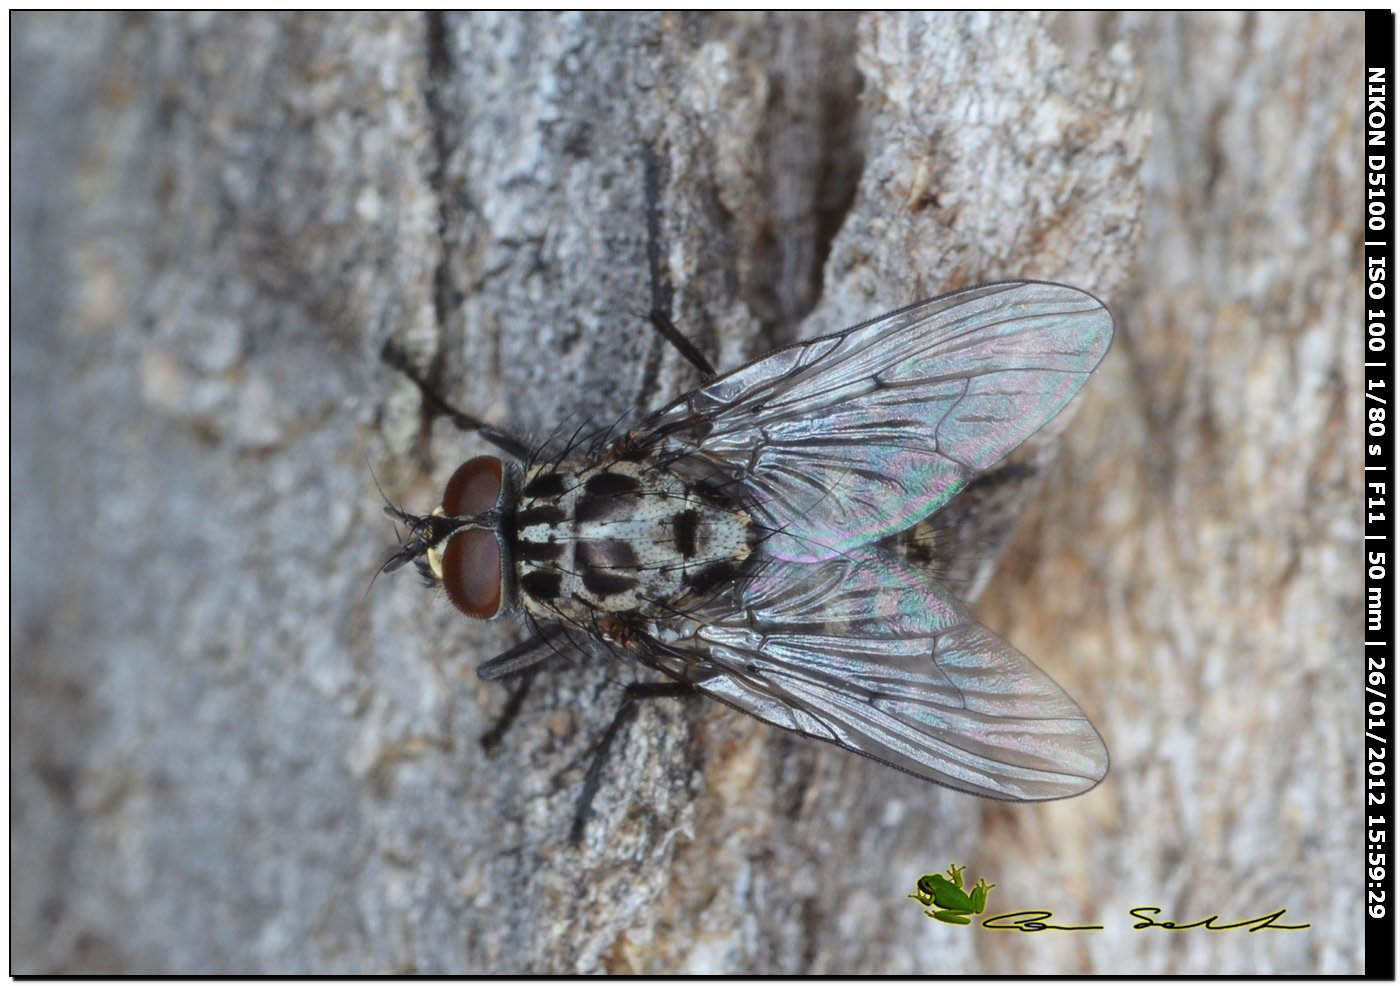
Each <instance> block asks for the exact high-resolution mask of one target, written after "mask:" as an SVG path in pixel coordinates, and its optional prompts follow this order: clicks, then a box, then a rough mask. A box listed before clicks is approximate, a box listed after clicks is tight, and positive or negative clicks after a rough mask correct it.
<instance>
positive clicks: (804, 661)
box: [653, 547, 1108, 801]
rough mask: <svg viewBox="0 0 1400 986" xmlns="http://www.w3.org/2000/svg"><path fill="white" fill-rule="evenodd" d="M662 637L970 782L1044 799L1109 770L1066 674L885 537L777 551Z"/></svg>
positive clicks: (729, 673)
mask: <svg viewBox="0 0 1400 986" xmlns="http://www.w3.org/2000/svg"><path fill="white" fill-rule="evenodd" d="M657 643H658V647H657V648H656V653H655V654H654V655H653V657H654V658H655V660H656V663H657V664H658V666H659V667H660V668H661V669H662V670H664V671H666V672H667V673H669V674H671V675H673V676H675V677H677V678H682V679H684V680H688V681H691V682H693V683H694V684H695V685H696V686H697V687H698V688H699V689H701V690H702V691H704V692H706V693H707V694H709V695H712V696H713V697H715V698H718V699H720V700H721V701H724V702H727V703H729V704H730V705H733V706H735V707H737V708H739V709H741V710H743V711H744V712H747V713H749V714H750V715H753V716H757V717H758V718H759V719H762V720H764V721H765V722H769V723H772V724H773V725H775V726H781V727H782V728H784V729H790V730H793V731H795V732H798V733H803V734H805V735H807V736H813V737H815V738H817V739H821V740H826V741H827V742H829V743H835V744H836V745H837V746H840V747H843V748H845V749H847V750H851V751H852V752H854V753H859V754H862V755H863V756H867V757H870V758H872V759H874V760H879V761H881V762H882V763H885V764H888V765H890V766H892V767H897V768H899V769H900V770H904V771H907V772H909V773H911V774H915V775H917V776H919V777H923V778H925V779H927V780H931V781H935V782H937V783H939V784H944V785H946V786H948V787H952V788H956V789H958V790H960V791H967V792H969V793H971V794H977V795H982V796H984V797H992V798H1002V799H1007V800H1013V801H1044V800H1049V799H1052V798H1064V797H1070V796H1072V795H1076V794H1082V793H1083V792H1085V791H1087V790H1089V789H1090V788H1092V787H1093V786H1094V785H1095V784H1097V783H1098V782H1099V781H1100V780H1102V779H1103V776H1104V774H1106V773H1107V772H1108V750H1107V749H1106V748H1105V747H1104V743H1103V740H1102V739H1101V738H1100V737H1099V734H1098V732H1097V731H1096V730H1095V729H1094V726H1093V724H1092V723H1090V722H1089V720H1088V719H1087V718H1085V716H1084V713H1083V712H1081V711H1080V710H1079V707H1078V706H1077V705H1075V703H1074V700H1073V699H1071V698H1070V697H1069V696H1068V695H1066V694H1065V692H1064V691H1063V690H1062V689H1061V688H1060V686H1059V685H1057V684H1055V682H1054V681H1052V680H1051V679H1050V677H1049V676H1048V675H1046V674H1045V673H1043V672H1042V671H1040V670H1039V669H1038V668H1037V667H1036V666H1035V665H1034V664H1032V663H1031V662H1030V661H1029V660H1028V659H1027V658H1026V657H1025V656H1024V655H1022V654H1021V653H1020V652H1019V651H1017V650H1016V649H1015V648H1013V647H1012V646H1011V645H1010V644H1008V643H1006V642H1005V641H1004V640H1002V639H1001V638H999V637H997V636H996V635H995V634H993V633H992V632H991V631H990V630H987V629H986V628H985V627H983V626H981V625H979V624H977V623H976V622H974V621H973V620H972V619H971V618H970V617H969V616H968V615H967V613H966V611H965V610H964V609H963V607H962V605H961V604H960V603H959V602H957V601H956V600H955V599H954V598H953V597H952V596H951V595H949V594H948V593H947V592H946V591H945V590H943V589H942V588H940V587H939V586H937V585H936V584H934V583H931V582H929V581H928V580H926V579H925V578H923V577H922V576H921V575H920V574H919V572H918V571H917V570H916V569H914V568H912V567H911V566H909V565H908V564H906V563H905V562H903V561H901V560H900V559H898V558H896V557H894V556H893V555H891V554H889V552H888V551H886V550H885V549H883V548H879V547H866V548H860V549H857V550H856V551H854V552H852V553H851V554H849V555H848V556H845V557H841V558H835V559H830V560H828V561H824V562H819V563H816V564H796V563H792V562H786V561H781V560H777V559H769V560H765V561H764V562H762V563H760V565H759V567H758V568H757V570H756V571H755V573H754V574H753V576H752V577H751V578H749V579H746V580H742V581H741V582H739V583H737V584H736V585H735V586H733V587H732V588H731V590H729V591H728V592H726V593H724V594H722V595H721V596H720V597H718V598H716V599H714V600H712V601H711V602H709V603H707V604H705V606H704V607H702V608H701V609H700V610H697V611H696V612H694V613H692V614H689V615H688V616H687V617H686V618H684V619H683V620H681V621H679V622H678V623H677V624H676V625H675V626H673V627H672V628H670V629H669V630H667V631H663V632H662V633H661V635H660V636H659V638H658V641H657Z"/></svg>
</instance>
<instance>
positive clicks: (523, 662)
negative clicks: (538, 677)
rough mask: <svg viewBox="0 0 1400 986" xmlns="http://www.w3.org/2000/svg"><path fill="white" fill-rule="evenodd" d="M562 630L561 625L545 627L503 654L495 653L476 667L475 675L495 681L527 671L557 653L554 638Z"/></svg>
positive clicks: (483, 679) (485, 679) (484, 679)
mask: <svg viewBox="0 0 1400 986" xmlns="http://www.w3.org/2000/svg"><path fill="white" fill-rule="evenodd" d="M563 632H564V631H563V627H559V626H550V627H547V628H546V629H545V630H542V631H540V632H539V633H537V634H536V635H535V636H533V637H531V638H530V639H529V640H526V641H524V642H523V643H519V644H516V645H515V646H514V647H512V648H511V649H510V650H508V651H506V652H505V653H504V654H497V655H496V656H495V657H493V658H491V660H489V661H487V662H486V663H485V664H483V665H482V666H481V667H479V668H477V669H476V676H477V677H478V678H480V679H481V680H482V681H495V680H496V679H497V678H509V677H510V676H511V675H513V674H519V673H520V672H522V671H528V670H529V669H530V668H533V667H534V666H535V665H537V664H540V663H542V662H544V661H547V660H549V659H550V657H552V656H553V655H554V654H555V653H557V651H556V649H555V647H554V638H556V637H558V636H559V635H560V634H561V633H563ZM546 648H548V649H547V650H546Z"/></svg>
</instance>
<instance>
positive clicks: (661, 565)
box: [511, 459, 756, 626]
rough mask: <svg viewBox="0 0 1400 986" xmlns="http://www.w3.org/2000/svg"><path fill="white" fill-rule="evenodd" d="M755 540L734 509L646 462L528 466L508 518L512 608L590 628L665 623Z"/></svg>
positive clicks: (736, 567) (725, 578) (735, 564)
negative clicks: (619, 619) (626, 621)
mask: <svg viewBox="0 0 1400 986" xmlns="http://www.w3.org/2000/svg"><path fill="white" fill-rule="evenodd" d="M755 541H756V532H755V529H754V526H753V522H752V520H751V519H750V517H749V515H748V514H747V513H746V512H745V511H744V510H743V509H741V508H739V507H738V506H736V505H733V504H729V503H726V502H724V501H723V499H722V498H721V497H718V496H715V495H714V494H712V493H710V492H708V491H706V490H705V489H703V488H700V487H698V486H695V485H688V484H687V483H686V482H685V481H683V480H682V479H681V478H680V477H678V476H677V475H675V474H674V473H672V472H670V471H668V470H666V469H663V468H660V467H658V466H656V465H653V464H648V463H645V462H628V461H622V460H616V459H614V460H610V461H604V462H566V463H562V464H559V465H553V464H551V465H545V466H536V467H534V468H532V469H531V470H529V472H527V473H526V475H525V477H524V479H523V482H522V484H521V488H520V498H519V501H518V503H517V505H516V510H515V513H514V516H513V531H512V537H511V550H512V552H513V554H514V556H515V564H516V571H517V572H518V574H519V590H520V600H521V602H522V604H523V605H524V606H525V608H526V609H527V610H528V611H529V612H530V613H532V614H533V615H535V616H537V617H540V618H543V619H563V620H566V621H569V622H573V623H577V624H582V625H590V626H591V625H597V623H598V620H599V617H600V616H601V615H606V614H624V613H627V614H636V615H637V616H638V617H641V618H651V617H660V616H663V615H668V614H669V612H670V607H671V606H672V604H673V603H675V602H676V601H677V600H679V599H681V598H682V597H685V596H687V595H690V594H696V595H703V594H706V593H708V592H710V591H711V590H712V589H713V588H715V587H717V586H720V585H724V584H727V583H729V582H731V581H732V580H733V579H734V578H735V577H737V576H738V575H739V573H740V571H741V569H742V567H743V566H744V563H745V562H746V561H747V560H748V558H749V557H750V555H751V554H752V552H753V546H754V543H755Z"/></svg>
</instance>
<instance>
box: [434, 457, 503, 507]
mask: <svg viewBox="0 0 1400 986" xmlns="http://www.w3.org/2000/svg"><path fill="white" fill-rule="evenodd" d="M502 474H503V468H502V466H501V460H500V459H498V458H496V457H495V456H494V455H478V456H477V457H476V458H474V459H468V460H467V461H466V462H463V463H462V464H461V465H460V466H458V467H457V471H456V472H454V473H453V474H452V478H451V479H449V480H448V481H447V489H446V490H445V491H444V492H443V494H442V509H443V510H444V511H446V513H447V516H449V517H470V516H472V515H473V514H479V513H484V512H485V511H487V510H490V509H491V508H492V507H494V506H496V504H497V502H498V501H499V500H500V499H501V482H502Z"/></svg>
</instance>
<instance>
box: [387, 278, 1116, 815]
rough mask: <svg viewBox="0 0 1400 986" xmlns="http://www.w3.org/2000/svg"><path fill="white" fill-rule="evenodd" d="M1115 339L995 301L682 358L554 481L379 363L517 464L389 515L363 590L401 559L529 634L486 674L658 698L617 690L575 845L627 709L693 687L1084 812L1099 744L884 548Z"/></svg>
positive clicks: (1016, 285)
mask: <svg viewBox="0 0 1400 986" xmlns="http://www.w3.org/2000/svg"><path fill="white" fill-rule="evenodd" d="M663 331H664V330H663ZM672 332H674V330H672ZM1112 336H1113V321H1112V318H1111V317H1110V315H1109V313H1108V311H1107V309H1106V308H1105V307H1104V306H1103V304H1102V303H1101V302H1099V301H1098V300H1097V299H1096V298H1094V297H1093V296H1092V295H1089V294H1087V293H1085V292H1083V291H1079V290H1077V289H1075V288H1070V287H1066V286H1063V285H1059V284H1051V283H1047V282H1039V281H1011V282H1005V283H999V284H989V285H983V286H980V287H975V288H969V289H967V290H962V291H956V292H953V293H951V294H946V295H943V296H941V297H938V298H934V299H932V300H929V301H924V302H920V303H918V304H915V305H911V306H910V307H908V308H903V309H900V310H899V311H896V312H891V313H890V314H888V315H884V316H882V317H880V318H877V319H874V320H872V321H869V322H865V323H862V324H860V325H857V326H854V327H853V328H850V329H847V330H846V331H844V332H838V333H836V334H834V335H829V336H825V337H823V338H820V339H814V340H811V341H807V342H801V343H797V344H795V345H791V346H788V347H785V348H783V349H779V350H777V351H776V352H774V353H771V354H769V355H768V356H765V357H763V358H761V359H758V360H756V361H754V362H752V363H749V364H748V365H747V366H744V367H742V368H740V369H738V370H735V371H733V372H731V373H727V374H725V375H723V376H718V377H715V376H714V374H713V372H712V371H710V368H709V366H708V364H707V363H706V362H705V361H704V358H703V357H702V356H699V354H698V352H697V351H695V350H694V347H689V351H687V350H685V349H682V352H683V353H685V354H686V355H687V357H688V358H690V359H691V360H692V362H696V363H697V365H698V366H700V368H701V369H702V371H705V372H706V373H707V376H708V377H711V378H712V379H710V380H709V382H708V383H706V384H704V385H703V386H701V387H699V388H698V389H696V390H694V391H691V392H690V393H688V394H686V395H684V396H682V397H680V398H679V399H677V400H676V401H674V402H673V403H671V404H670V405H669V406H667V407H665V408H663V409H662V410H660V411H658V412H656V413H654V414H652V415H650V416H649V417H647V418H645V419H644V420H643V421H642V423H641V424H640V425H638V426H637V427H635V428H633V429H631V430H629V431H627V432H626V433H625V434H622V435H620V436H616V437H612V436H609V437H605V438H603V439H601V440H599V441H596V442H593V443H591V444H589V445H574V446H573V447H571V448H570V449H569V450H568V451H566V452H565V453H564V454H563V455H561V456H558V457H557V458H554V459H550V460H545V459H543V458H541V456H540V454H539V453H538V452H536V453H534V454H532V453H531V449H530V447H529V446H528V445H527V444H526V443H525V442H523V441H521V440H519V439H517V438H515V437H513V436H511V435H509V434H507V433H505V432H502V431H499V430H497V429H495V428H492V427H491V426H489V425H487V424H486V423H484V422H481V421H479V420H478V419H475V418H473V417H471V416H470V415H467V414H464V413H462V412H461V411H458V410H457V409H455V408H453V407H451V406H450V405H449V404H447V402H446V401H444V400H443V399H442V398H441V397H439V396H438V395H436V394H435V393H434V392H433V390H432V389H431V388H430V387H429V386H428V384H427V382H426V381H425V380H424V379H423V378H422V377H421V376H420V375H418V374H417V373H416V372H415V371H414V370H413V369H412V368H411V367H410V366H409V365H408V363H407V361H406V360H405V359H404V358H403V357H402V356H401V355H400V354H397V353H395V352H392V351H389V350H386V355H387V356H388V358H389V359H390V361H391V362H393V363H394V364H395V365H397V366H398V367H399V368H400V369H402V370H403V371H404V372H405V373H407V374H408V375H409V376H410V377H411V378H412V379H414V381H415V382H416V383H417V384H418V385H419V387H420V389H421V390H422V391H423V393H424V395H425V399H427V400H428V401H429V402H430V403H431V404H432V405H433V406H434V407H435V408H436V409H437V410H439V411H440V412H443V413H446V414H448V415H449V416H450V417H451V418H452V419H453V421H454V422H455V423H456V424H458V425H459V426H460V427H463V428H465V429H467V430H472V431H476V432H478V433H479V434H481V435H482V437H484V438H486V439H487V440H488V441H490V442H491V443H493V444H494V445H496V446H497V447H498V448H499V449H501V450H503V451H504V452H506V453H508V454H509V456H510V460H509V461H508V460H505V459H502V458H500V457H498V456H494V455H484V456H477V457H475V458H472V459H469V460H467V461H466V462H465V463H463V464H462V465H461V466H460V467H459V468H458V469H457V470H456V472H455V473H454V474H453V476H452V478H451V479H450V480H449V481H448V483H447V487H446V489H445V491H444V493H443V497H442V502H441V503H440V505H439V506H438V507H437V508H436V509H434V510H433V511H432V512H431V513H428V514H413V513H409V512H406V511H403V510H401V509H399V508H397V507H393V506H390V507H387V508H386V511H387V512H388V513H389V514H390V515H391V516H393V517H394V518H395V519H397V520H399V521H401V522H403V523H404V524H406V525H407V527H408V536H407V539H406V540H405V541H404V542H403V543H402V544H401V546H400V549H399V550H398V551H397V552H395V553H394V555H393V556H392V557H390V558H389V559H388V561H387V562H385V564H384V566H383V568H382V571H385V572H388V571H393V570H395V569H397V568H399V567H401V566H403V565H405V564H407V563H409V562H413V563H415V564H416V565H417V567H418V568H419V570H420V571H421V572H422V573H423V575H424V577H425V578H426V579H427V581H428V582H430V583H431V584H433V585H435V586H441V588H442V589H443V590H445V591H446V594H447V596H448V598H449V599H450V600H451V601H452V603H453V604H454V605H455V606H456V607H457V608H458V609H460V610H461V611H462V612H463V613H464V614H466V615H467V616H470V617H472V618H474V619H481V620H494V619H499V618H501V617H504V616H506V615H508V614H520V615H522V616H523V617H524V622H525V623H527V624H528V625H529V627H530V629H531V633H530V636H529V637H528V638H527V639H526V640H525V641H524V642H523V643H521V644H520V645H518V646H516V647H513V648H511V649H510V650H509V651H507V652H506V653H504V654H502V655H500V656H498V657H496V658H494V659H492V660H491V661H488V662H487V663H486V664H484V665H482V667H481V668H480V669H479V671H478V673H479V675H480V676H481V677H482V678H485V679H493V678H499V677H503V676H505V675H508V674H514V673H517V672H523V671H530V670H532V669H533V668H534V666H535V665H537V664H538V663H540V662H541V661H543V660H545V659H546V658H547V657H549V656H550V654H551V652H552V648H553V647H555V646H557V644H556V642H557V641H559V640H560V639H562V638H568V639H572V640H574V641H576V642H577V641H580V638H586V640H592V641H596V642H598V643H600V644H602V645H603V646H604V647H606V648H608V649H610V650H612V651H614V652H615V653H619V654H621V655H624V656H626V657H628V658H631V659H633V660H635V661H637V662H638V663H640V664H642V665H644V666H646V667H648V668H651V669H653V670H655V671H658V672H660V673H661V674H662V675H664V676H665V677H666V678H667V679H669V683H666V684H653V685H632V686H629V688H628V690H627V693H626V698H625V701H624V706H623V709H622V710H621V711H620V712H619V715H618V717H617V718H615V719H614V721H613V724H612V726H610V727H609V730H608V732H607V733H606V734H605V735H604V737H603V739H602V741H601V742H600V743H599V745H598V747H597V750H596V755H595V758H594V761H593V765H592V767H591V768H590V770H589V773H588V775H587V777H586V778H585V783H584V792H583V795H582V797H581V800H580V806H579V810H578V813H577V815H576V817H575V825H574V832H573V834H574V837H575V839H577V838H578V836H579V835H581V831H582V825H583V821H584V819H585V818H586V814H587V810H588V803H589V801H590V800H591V798H592V794H593V791H594V789H595V788H596V785H597V782H598V776H599V768H600V766H601V760H602V756H603V754H604V753H605V752H606V749H607V747H608V746H609V744H610V743H611V742H612V740H613V738H614V736H615V734H616V732H617V729H618V728H619V726H620V724H621V722H622V720H623V718H624V716H625V713H626V711H627V709H628V708H630V707H631V705H632V703H633V702H634V701H635V700H636V699H639V698H643V697H649V696H651V695H657V694H675V693H680V692H687V691H698V692H701V693H703V694H706V695H709V696H711V697H713V698H717V699H719V700H720V701H722V702H725V703H726V704H729V705H732V706H734V707H735V708H737V709H739V710H741V711H743V712H747V713H748V714H750V715H752V716H755V717H757V718H759V719H761V720H763V721H764V722H767V723H771V724H772V725H775V726H779V727H781V728H783V729H789V730H792V731H794V732H797V733H801V734H804V735H806V736H811V737H814V738H816V739H820V740H825V741H826V742H829V743H833V744H835V745H836V746H839V747H842V748H843V749H846V750H849V751H851V752H853V753H858V754H861V755H862V756H865V757H869V758H871V759H873V760H877V761H879V762H881V763H884V764H887V765H888V766H891V767H895V768H897V769H899V770H903V771H906V772H908V773H910V774H914V775H915V776H917V777H921V778H924V779H925V780H929V781H933V782H935V783H937V784H942V785H945V786H947V787H951V788H954V789H956V790H959V791H965V792H967V793H970V794H975V795H980V796H983V797H990V798H1000V799H1004V800H1011V801H1044V800H1050V799H1054V798H1065V797H1071V796H1073V795H1077V794H1082V793H1083V792H1085V791H1087V790H1089V789H1090V788H1092V787H1094V785H1096V784H1097V783H1098V782H1099V781H1100V780H1102V779H1103V777H1104V775H1105V774H1106V773H1107V771H1108V751H1107V749H1106V748H1105V746H1104V743H1103V740H1102V738H1101V737H1100V736H1099V734H1098V732H1097V730H1095V728H1094V726H1093V724H1092V723H1090V721H1089V720H1088V719H1087V718H1086V717H1085V715H1084V713H1083V712H1081V711H1080V709H1079V707H1078V706H1077V705H1076V704H1075V703H1074V701H1073V700H1072V699H1071V698H1070V697H1069V696H1068V695H1067V694H1066V693H1065V692H1064V691H1063V690H1062V689H1061V688H1060V687H1059V686H1058V685H1057V684H1055V682H1054V681H1052V680H1051V679H1050V678H1049V677H1048V676H1047V675H1045V674H1044V673H1043V672H1041V671H1040V670H1039V669H1038V668H1036V667H1035V665H1034V664H1032V663H1031V662H1030V661H1029V660H1028V659H1027V658H1026V657H1024V656H1023V655H1022V654H1020V653H1019V652H1018V651H1017V650H1015V649H1014V648H1013V647H1011V646H1010V645H1009V644H1007V643H1006V642H1005V641H1003V640H1002V639H1000V638H999V637H997V636H996V635H995V634H993V633H992V632H991V631H989V630H987V629H986V628H985V627H982V626H981V625H979V624H978V623H976V622H975V621H974V620H972V618H971V617H970V616H969V615H968V613H967V610H966V608H965V607H964V605H963V604H962V603H961V602H959V601H958V600H957V599H956V598H955V597H954V595H953V594H952V593H951V592H950V591H949V590H948V588H947V587H945V586H944V585H942V584H940V583H939V582H938V581H937V580H936V579H933V578H931V577H930V575H929V574H928V573H927V571H925V570H924V569H922V568H920V567H918V566H917V565H915V564H913V563H912V562H911V561H910V560H909V558H908V557H906V556H905V555H902V554H901V553H900V552H899V550H898V546H897V545H896V544H895V539H896V537H897V536H898V535H900V534H901V533H902V532H908V531H910V530H911V529H912V528H914V527H916V526H917V525H920V524H921V523H922V522H924V521H926V520H927V519H928V518H929V517H930V516H932V515H933V514H934V513H935V512H936V511H938V510H939V509H940V508H942V507H943V506H944V505H946V504H947V503H948V502H949V501H950V500H952V499H953V497H954V496H956V495H957V494H958V492H959V491H961V490H962V489H963V488H964V487H966V486H967V484H968V483H969V482H971V481H972V480H973V479H974V478H975V477H977V476H978V475H979V474H981V473H984V472H985V471H987V470H988V469H990V468H992V467H993V466H995V465H997V464H998V463H999V462H1001V461H1002V460H1003V459H1004V458H1005V457H1006V456H1007V454H1008V453H1010V452H1011V451H1012V450H1013V449H1015V448H1016V447H1017V446H1019V445H1020V444H1021V443H1022V442H1023V441H1025V440H1026V439H1027V438H1029V437H1030V436H1031V435H1032V434H1034V433H1035V432H1036V431H1037V430H1038V429H1039V428H1040V427H1041V426H1043V425H1044V424H1046V423H1047V422H1048V421H1050V420H1051V419H1052V418H1054V417H1055V415H1057V414H1058V413H1059V412H1060V410H1061V409H1063V408H1064V406H1065V405H1066V404H1068V403H1069V401H1070V400H1071V399H1072V398H1073V397H1074V396H1075V394H1077V393H1078V392H1079V390H1080V388H1082V387H1083V386H1084V383H1085V381H1086V380H1087V379H1088V377H1089V375H1090V374H1091V373H1092V372H1093V371H1094V369H1095V367H1097V366H1098V364H1099V361H1100V360H1101V359H1102V358H1103V356H1104V354H1105V352H1107V350H1108V346H1109V343H1110V341H1111V339H1112ZM668 338H670V335H668ZM673 341H674V340H673ZM571 444H572V443H571ZM586 640H585V641H584V642H586ZM513 704H514V705H517V706H518V697H517V699H515V700H513Z"/></svg>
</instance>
